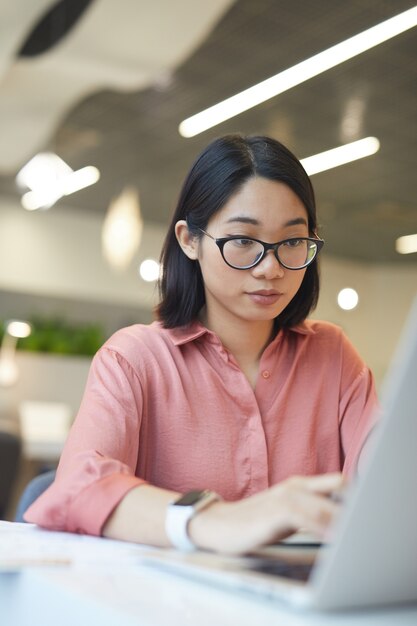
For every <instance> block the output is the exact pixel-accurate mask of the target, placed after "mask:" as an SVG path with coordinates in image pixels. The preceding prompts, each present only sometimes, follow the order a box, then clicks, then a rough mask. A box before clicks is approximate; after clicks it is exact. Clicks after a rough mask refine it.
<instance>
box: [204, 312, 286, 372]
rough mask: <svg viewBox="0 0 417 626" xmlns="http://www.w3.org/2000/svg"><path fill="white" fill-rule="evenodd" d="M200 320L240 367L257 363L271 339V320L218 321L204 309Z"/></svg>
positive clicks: (221, 319)
mask: <svg viewBox="0 0 417 626" xmlns="http://www.w3.org/2000/svg"><path fill="white" fill-rule="evenodd" d="M200 320H201V322H202V323H203V324H204V325H205V326H206V328H208V329H209V330H211V331H213V332H214V333H216V335H217V336H218V337H219V339H220V341H221V342H222V344H223V345H224V346H225V348H227V350H229V352H231V353H232V354H233V356H234V357H235V359H236V360H237V362H238V363H239V364H240V365H241V366H243V365H250V364H255V363H259V359H260V358H261V355H262V352H263V351H264V350H265V348H266V347H267V345H268V344H269V343H270V341H271V340H272V338H273V331H274V323H273V320H265V321H251V320H243V319H242V320H238V319H236V317H233V319H232V320H229V319H227V318H225V317H224V316H223V317H221V318H220V319H218V318H216V317H215V316H210V315H208V314H207V311H206V310H205V309H204V310H203V311H202V314H201V316H200Z"/></svg>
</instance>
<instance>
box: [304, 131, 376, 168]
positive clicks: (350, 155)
mask: <svg viewBox="0 0 417 626" xmlns="http://www.w3.org/2000/svg"><path fill="white" fill-rule="evenodd" d="M379 147H380V143H379V141H378V139H377V138H376V137H365V138H364V139H359V140H358V141H352V142H351V143H347V144H344V145H343V146H339V147H338V148H332V149H331V150H326V151H325V152H320V153H319V154H314V155H313V156H310V157H306V158H305V159H301V163H302V165H303V167H304V169H305V171H306V172H307V174H308V175H309V176H313V174H318V173H319V172H325V171H326V170H330V169H332V168H334V167H339V165H345V164H346V163H351V162H352V161H356V160H357V159H363V158H364V157H367V156H371V155H372V154H375V152H378V150H379Z"/></svg>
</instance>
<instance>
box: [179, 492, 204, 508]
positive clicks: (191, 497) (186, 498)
mask: <svg viewBox="0 0 417 626" xmlns="http://www.w3.org/2000/svg"><path fill="white" fill-rule="evenodd" d="M204 493H205V491H201V490H200V489H199V490H195V491H189V492H188V493H186V494H184V495H183V496H182V498H180V499H179V500H176V501H175V506H193V505H194V504H196V503H197V502H199V501H200V500H201V496H202V495H203V494H204Z"/></svg>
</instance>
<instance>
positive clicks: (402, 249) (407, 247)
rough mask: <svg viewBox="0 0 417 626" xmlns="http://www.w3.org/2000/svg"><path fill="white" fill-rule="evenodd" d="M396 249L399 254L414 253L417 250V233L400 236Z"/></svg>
mask: <svg viewBox="0 0 417 626" xmlns="http://www.w3.org/2000/svg"><path fill="white" fill-rule="evenodd" d="M395 249H396V251H397V252H398V253H399V254H412V253H413V252H417V234H415V235H404V237H398V239H397V240H396V242H395Z"/></svg>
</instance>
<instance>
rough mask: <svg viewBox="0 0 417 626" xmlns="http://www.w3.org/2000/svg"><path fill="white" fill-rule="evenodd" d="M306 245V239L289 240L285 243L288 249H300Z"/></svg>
mask: <svg viewBox="0 0 417 626" xmlns="http://www.w3.org/2000/svg"><path fill="white" fill-rule="evenodd" d="M303 243H304V239H288V241H284V246H287V248H299V247H300V246H302V245H303Z"/></svg>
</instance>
